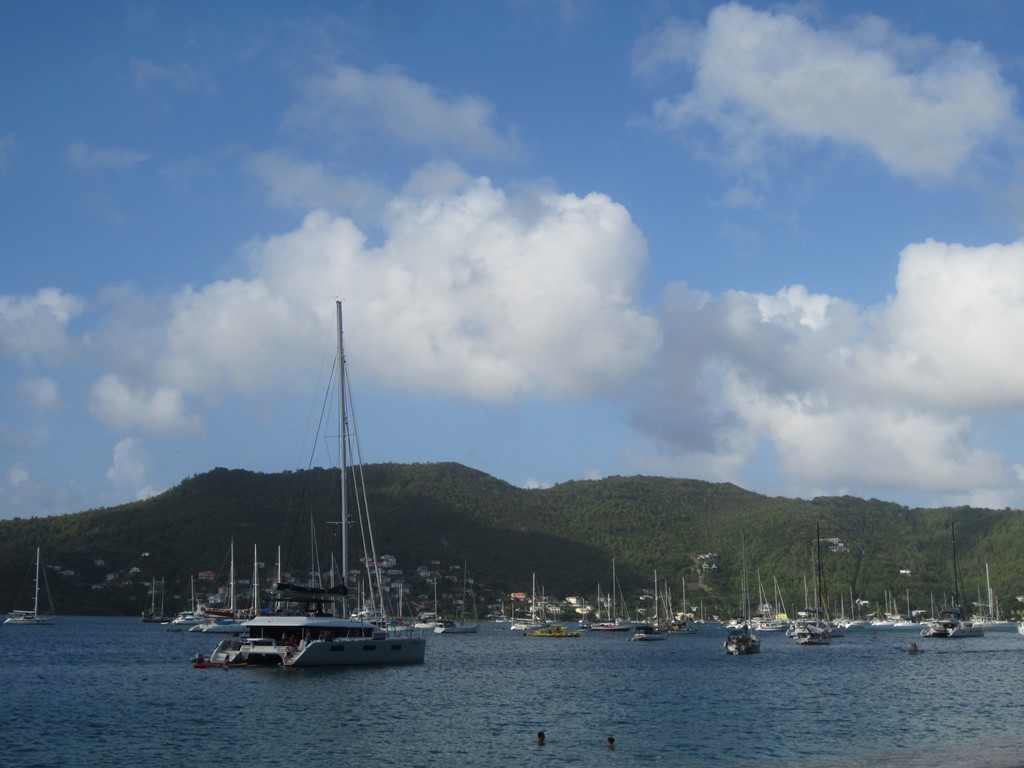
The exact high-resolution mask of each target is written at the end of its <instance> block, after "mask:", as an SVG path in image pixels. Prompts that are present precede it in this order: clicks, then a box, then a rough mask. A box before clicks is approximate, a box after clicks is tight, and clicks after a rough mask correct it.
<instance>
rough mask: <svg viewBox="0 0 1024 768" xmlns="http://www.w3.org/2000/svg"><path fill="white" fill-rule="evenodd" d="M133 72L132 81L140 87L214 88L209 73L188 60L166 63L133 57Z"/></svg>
mask: <svg viewBox="0 0 1024 768" xmlns="http://www.w3.org/2000/svg"><path fill="white" fill-rule="evenodd" d="M131 73H132V82H134V83H135V87H136V88H140V89H147V88H149V87H150V86H152V85H166V86H168V87H170V88H171V89H172V90H175V91H178V92H186V91H195V90H204V91H208V92H212V91H213V90H214V87H213V83H212V81H211V80H210V77H209V75H207V74H206V73H204V72H201V71H200V70H198V69H196V68H195V67H193V66H192V65H190V64H188V63H186V62H178V63H176V64H172V65H166V64H157V63H155V62H152V61H149V60H147V59H132V61H131Z"/></svg>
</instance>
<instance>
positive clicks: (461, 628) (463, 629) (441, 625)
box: [434, 563, 480, 635]
mask: <svg viewBox="0 0 1024 768" xmlns="http://www.w3.org/2000/svg"><path fill="white" fill-rule="evenodd" d="M466 571H467V569H466V564H465V563H463V564H462V605H461V606H460V607H459V610H458V614H459V615H458V620H457V621H450V620H447V619H440V618H439V619H438V620H437V622H436V623H435V625H434V632H435V633H437V634H439V635H472V634H476V632H477V631H478V630H479V629H480V624H479V623H476V622H470V623H468V624H467V623H466V582H467V580H468V575H467V573H466Z"/></svg>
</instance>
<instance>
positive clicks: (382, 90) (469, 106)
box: [288, 66, 522, 157]
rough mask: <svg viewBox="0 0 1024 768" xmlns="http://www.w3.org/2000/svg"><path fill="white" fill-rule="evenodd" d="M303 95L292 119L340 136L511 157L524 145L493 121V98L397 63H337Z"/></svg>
mask: <svg viewBox="0 0 1024 768" xmlns="http://www.w3.org/2000/svg"><path fill="white" fill-rule="evenodd" d="M302 97H303V98H302V101H301V103H299V104H298V105H296V106H295V107H293V108H292V110H291V111H290V112H289V115H288V123H289V124H290V125H291V126H292V127H296V128H299V127H301V128H303V129H307V130H325V129H326V130H328V131H329V132H330V134H331V135H333V136H334V137H336V138H337V139H339V140H345V141H351V140H352V138H353V137H354V136H356V135H359V136H361V137H362V138H364V139H366V138H374V137H376V136H379V135H383V136H384V137H385V138H386V139H387V140H389V141H398V142H400V143H402V144H405V145H408V146H412V147H426V148H431V149H440V150H443V151H445V152H452V153H456V154H459V155H469V156H486V157H511V156H515V155H518V154H519V153H520V152H521V151H522V148H521V146H520V144H519V141H518V140H517V139H516V138H515V136H514V134H513V133H511V132H509V133H507V134H506V135H501V134H499V133H498V132H497V131H496V130H495V128H494V127H493V126H492V124H493V122H494V107H493V106H492V105H491V104H490V103H489V102H487V101H485V100H484V99H481V98H480V97H478V96H456V95H450V94H445V93H442V92H439V91H438V90H437V89H435V88H434V87H432V86H430V85H428V84H426V83H421V82H417V81H416V80H413V79H411V78H409V77H407V76H406V75H404V74H402V73H401V72H398V71H396V70H393V69H382V70H378V71H376V72H364V71H363V70H360V69H357V68H355V67H351V66H338V67H336V68H335V69H334V70H333V71H331V72H329V73H327V74H324V75H319V76H316V77H311V78H310V79H309V80H307V81H306V83H305V84H304V88H303V94H302Z"/></svg>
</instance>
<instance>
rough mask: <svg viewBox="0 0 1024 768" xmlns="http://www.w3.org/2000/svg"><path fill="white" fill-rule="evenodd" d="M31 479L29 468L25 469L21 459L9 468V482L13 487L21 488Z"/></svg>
mask: <svg viewBox="0 0 1024 768" xmlns="http://www.w3.org/2000/svg"><path fill="white" fill-rule="evenodd" d="M28 480H29V473H28V470H27V469H25V465H24V464H22V463H21V462H20V461H19V462H15V463H14V465H13V466H12V467H11V468H10V469H9V470H7V484H8V485H9V486H10V487H11V488H20V487H21V486H23V485H24V484H25V483H27V482H28Z"/></svg>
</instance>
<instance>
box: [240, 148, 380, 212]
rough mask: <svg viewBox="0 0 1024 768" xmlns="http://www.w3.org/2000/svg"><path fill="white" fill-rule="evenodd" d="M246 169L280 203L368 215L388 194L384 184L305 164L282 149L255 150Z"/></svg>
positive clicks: (295, 206) (296, 206)
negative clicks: (273, 150)
mask: <svg viewBox="0 0 1024 768" xmlns="http://www.w3.org/2000/svg"><path fill="white" fill-rule="evenodd" d="M245 169H246V171H247V172H248V173H249V174H250V175H252V176H253V177H254V178H256V179H258V180H259V181H260V182H261V183H263V184H264V185H265V186H266V188H267V191H268V194H269V197H270V201H271V202H272V203H273V204H274V205H279V206H285V207H294V208H303V209H305V210H307V211H308V210H313V209H317V208H326V209H328V210H333V211H349V212H352V213H353V214H356V215H359V216H360V217H361V218H366V217H367V216H368V215H369V214H371V212H373V211H377V210H379V209H380V208H381V206H382V205H383V203H384V201H385V198H386V195H387V190H386V188H385V187H384V186H383V185H382V184H379V183H377V182H374V181H369V180H366V179H361V178H356V177H352V176H337V175H335V174H333V173H331V172H330V170H329V169H327V168H325V167H324V165H323V164H321V163H304V162H302V161H300V160H297V159H295V158H293V157H291V156H289V155H288V154H286V153H282V152H255V153H253V154H251V155H249V157H248V158H246V161H245Z"/></svg>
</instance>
